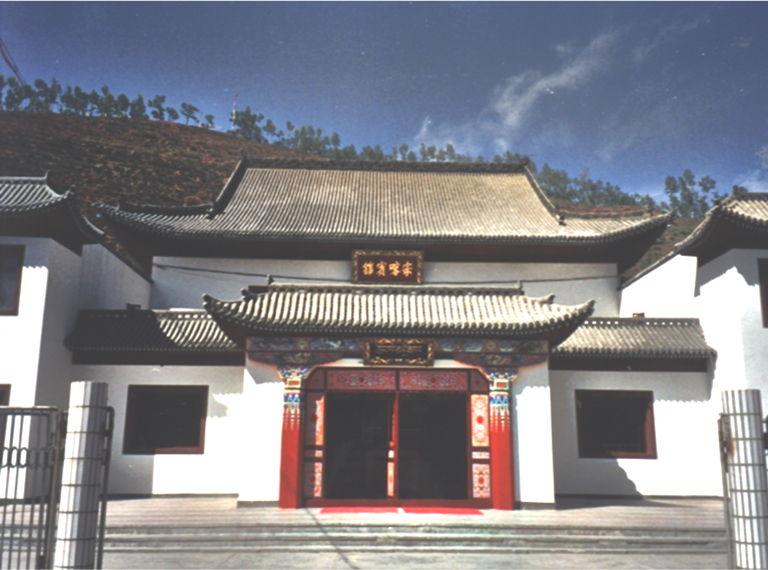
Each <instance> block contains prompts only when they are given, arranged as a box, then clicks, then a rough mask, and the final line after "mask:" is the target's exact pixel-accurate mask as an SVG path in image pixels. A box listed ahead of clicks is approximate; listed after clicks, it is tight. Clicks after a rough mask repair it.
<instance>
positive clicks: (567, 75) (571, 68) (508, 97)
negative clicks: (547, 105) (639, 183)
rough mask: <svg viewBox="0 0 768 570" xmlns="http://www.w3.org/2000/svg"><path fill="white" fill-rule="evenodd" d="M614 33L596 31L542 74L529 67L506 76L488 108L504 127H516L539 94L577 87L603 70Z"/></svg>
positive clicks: (529, 110) (562, 52)
mask: <svg viewBox="0 0 768 570" xmlns="http://www.w3.org/2000/svg"><path fill="white" fill-rule="evenodd" d="M618 37H619V36H618V33H616V32H608V33H603V34H600V35H599V36H597V37H595V38H594V39H593V40H592V41H591V42H589V45H587V47H586V48H584V49H583V50H582V51H581V52H578V53H576V54H575V55H574V56H573V57H572V58H570V59H569V61H566V63H565V64H564V65H563V67H561V68H560V69H559V70H557V71H555V72H553V73H549V74H542V73H541V72H539V71H533V70H531V71H525V72H523V73H521V74H519V75H516V76H513V77H510V78H509V79H507V81H506V82H505V83H504V85H503V86H501V87H499V88H497V89H496V91H495V94H494V97H493V103H492V104H491V109H492V110H493V111H494V112H495V113H496V114H497V115H498V116H499V118H500V119H501V121H502V124H503V125H504V126H505V127H506V128H508V129H515V128H517V127H518V126H520V124H521V123H522V122H523V120H524V119H525V118H526V117H527V116H528V115H529V114H530V112H531V110H532V108H533V107H534V106H535V105H536V103H537V102H538V101H539V100H541V98H542V97H547V96H550V95H553V94H555V93H557V92H558V91H560V90H571V89H576V88H578V87H581V86H583V85H585V84H587V83H588V82H589V81H590V80H591V79H592V78H593V77H594V76H595V75H597V74H598V73H600V72H601V71H604V70H605V69H606V67H607V66H608V64H609V62H610V56H611V53H612V51H613V48H614V47H615V45H616V43H617V41H618ZM567 51H568V50H565V49H563V48H562V47H561V46H559V49H558V52H559V53H560V54H561V55H562V54H567Z"/></svg>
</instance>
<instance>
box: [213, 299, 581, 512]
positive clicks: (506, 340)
mask: <svg viewBox="0 0 768 570" xmlns="http://www.w3.org/2000/svg"><path fill="white" fill-rule="evenodd" d="M244 295H245V296H244V298H243V300H242V301H234V302H221V301H217V300H215V299H212V298H210V297H209V298H207V299H206V309H207V310H208V311H209V313H210V314H211V315H212V316H213V318H214V319H215V320H216V321H217V322H218V324H219V325H220V326H221V328H222V329H223V330H224V331H225V332H226V333H227V334H228V335H229V336H230V338H233V339H238V338H240V339H242V340H241V342H243V343H244V344H245V349H246V355H247V359H248V361H249V362H251V363H254V364H259V365H261V366H263V365H267V366H268V367H270V368H272V369H273V370H275V371H276V372H277V374H278V375H279V377H280V379H281V380H282V382H283V417H282V438H281V456H280V492H279V504H280V506H281V507H284V508H297V507H300V506H307V505H313V506H320V505H329V504H349V503H355V504H360V503H366V504H370V503H372V502H373V503H386V504H390V505H395V504H413V503H414V502H416V503H418V504H434V503H439V504H443V505H444V504H446V503H449V504H452V505H458V504H465V505H468V506H469V505H473V506H477V507H484V508H491V507H492V508H496V509H512V508H514V506H515V504H516V502H520V501H521V500H524V498H525V494H526V493H524V492H523V488H522V487H521V484H520V481H519V480H518V479H520V478H519V477H517V476H516V473H520V474H521V477H522V480H523V481H525V483H524V484H525V485H529V486H535V485H537V484H538V483H539V482H541V481H544V482H546V481H550V482H551V481H552V480H553V479H552V461H551V455H547V457H549V461H547V460H546V457H545V458H544V461H543V463H542V465H538V463H539V462H540V460H536V459H533V455H534V454H533V453H532V451H535V452H536V453H538V454H539V455H541V452H540V450H537V449H536V446H535V445H531V443H528V440H530V441H531V442H535V441H538V440H543V441H545V442H546V445H545V446H544V449H547V450H551V447H552V446H551V415H550V409H549V386H548V380H547V377H548V376H547V373H546V369H547V364H546V363H547V360H548V352H549V345H550V343H551V342H558V341H559V340H561V339H562V338H565V337H567V336H568V335H569V334H571V332H572V331H573V329H574V328H576V327H577V326H578V325H579V324H580V323H581V321H582V320H583V319H585V318H586V317H587V316H588V315H589V314H590V312H591V309H592V304H591V303H586V304H585V305H582V306H577V307H565V306H560V305H554V304H553V303H552V299H551V298H545V299H532V298H529V297H524V296H523V295H522V291H521V290H520V289H519V288H514V289H510V288H505V289H500V288H495V289H494V288H483V289H480V288H470V287H463V288H460V287H442V288H437V287H429V286H415V287H409V286H389V287H378V286H377V287H370V286H361V285H354V286H341V285H333V286H330V285H329V286H323V287H311V286H309V287H307V286H294V285H272V286H270V287H268V288H266V289H265V290H264V291H259V292H253V291H251V292H246V293H245V294H244ZM387 304H389V305H391V306H384V305H387ZM321 325H323V326H321ZM398 345H402V346H404V347H406V349H407V350H405V351H404V352H403V353H401V354H398V353H397V350H396V349H395V348H394V347H396V346H398ZM372 355H375V358H374V357H372ZM425 355H426V356H425ZM536 370H540V371H542V372H543V374H541V373H534V371H536ZM534 377H538V380H535V381H534V382H533V384H530V382H531V378H534ZM518 378H523V389H522V390H521V391H520V393H518V394H514V398H517V399H516V400H515V401H516V402H517V404H518V405H519V402H520V401H527V402H530V403H528V404H526V408H527V409H523V410H521V412H522V414H521V417H522V418H525V419H526V420H525V421H526V425H525V429H524V430H522V432H523V433H517V432H519V431H521V430H519V429H517V431H516V429H515V426H516V427H517V428H519V426H520V423H519V421H518V418H516V417H515V416H516V412H514V413H513V411H512V410H511V409H510V402H511V400H512V399H511V396H513V392H512V387H513V385H514V383H515V382H516V381H518ZM526 382H527V383H529V384H530V385H527V384H526ZM539 388H541V389H539ZM520 398H522V400H520ZM534 410H535V411H534ZM532 411H533V413H531V412H532ZM521 438H522V439H521ZM518 448H519V449H518ZM521 452H522V453H523V455H525V456H526V457H527V458H528V459H527V461H535V462H536V463H537V465H535V466H534V464H533V463H531V464H530V465H526V466H525V467H523V468H522V471H521V466H520V465H519V460H520V458H521V457H522V455H521ZM545 455H546V454H545ZM534 467H535V468H534ZM526 471H531V472H532V473H533V472H534V471H535V472H536V475H535V476H532V475H531V474H528V475H526V474H525V473H524V472H526ZM549 487H550V489H549V491H546V492H545V493H544V495H543V496H544V497H545V499H544V501H543V502H551V501H552V500H553V484H552V483H550V485H549ZM529 495H530V493H529ZM531 496H535V493H534V494H533V495H531ZM534 502H536V501H534Z"/></svg>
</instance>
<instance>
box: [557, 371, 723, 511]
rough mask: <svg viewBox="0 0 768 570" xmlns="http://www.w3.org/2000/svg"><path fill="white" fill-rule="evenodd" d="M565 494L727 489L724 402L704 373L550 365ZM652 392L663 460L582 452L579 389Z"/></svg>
mask: <svg viewBox="0 0 768 570" xmlns="http://www.w3.org/2000/svg"><path fill="white" fill-rule="evenodd" d="M550 384H551V393H552V416H553V420H554V429H553V447H554V463H555V485H554V487H555V492H556V493H557V494H559V495H584V494H586V495H630V496H631V495H636V496H638V495H652V496H653V495H679V496H686V495H690V496H717V495H720V494H721V493H722V482H721V478H720V455H719V447H718V437H717V422H716V418H717V413H718V409H717V402H716V401H712V400H711V398H710V395H711V379H710V377H709V374H708V373H705V372H606V371H599V372H598V371H576V370H552V371H550ZM583 389H589V390H643V391H651V392H653V415H654V423H655V434H656V450H657V459H626V458H622V459H593V458H580V457H579V450H578V431H577V426H576V401H575V391H576V390H583Z"/></svg>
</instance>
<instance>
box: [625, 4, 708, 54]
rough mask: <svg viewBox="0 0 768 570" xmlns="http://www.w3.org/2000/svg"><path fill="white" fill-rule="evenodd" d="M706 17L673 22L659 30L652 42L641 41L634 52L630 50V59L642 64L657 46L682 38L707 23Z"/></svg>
mask: <svg viewBox="0 0 768 570" xmlns="http://www.w3.org/2000/svg"><path fill="white" fill-rule="evenodd" d="M708 21H709V17H708V16H701V17H699V18H696V19H694V20H691V21H689V22H683V23H681V22H674V23H672V24H669V25H667V26H664V27H663V28H661V29H660V30H659V31H658V33H657V34H656V37H654V38H653V39H652V40H643V41H641V42H640V43H639V44H638V45H637V46H636V47H635V49H634V50H632V59H633V60H634V61H635V63H638V64H639V63H643V62H644V61H645V60H646V59H647V58H648V56H649V55H651V53H652V52H653V51H655V50H656V49H657V48H658V47H659V46H661V45H663V44H665V43H667V42H669V41H672V40H674V39H675V38H677V37H679V36H682V35H683V34H685V33H687V32H690V31H693V30H695V29H696V28H698V27H699V26H700V25H701V24H703V23H705V22H708Z"/></svg>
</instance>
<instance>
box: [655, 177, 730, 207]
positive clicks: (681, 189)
mask: <svg viewBox="0 0 768 570" xmlns="http://www.w3.org/2000/svg"><path fill="white" fill-rule="evenodd" d="M716 184H717V183H716V182H715V181H714V180H713V179H712V178H710V177H709V176H704V177H702V178H700V179H699V180H698V181H696V177H695V175H694V174H693V172H691V171H690V170H688V169H686V170H685V172H683V175H682V176H667V178H666V180H665V181H664V193H665V194H666V195H667V196H668V200H669V202H664V203H662V207H663V208H664V209H669V210H673V211H674V212H675V213H676V214H677V215H678V216H680V217H682V218H703V217H704V215H705V214H706V213H707V211H708V210H709V209H710V208H711V207H712V204H713V203H714V202H715V200H719V199H720V198H722V196H721V195H720V194H718V193H717V192H713V190H714V189H715V186H716Z"/></svg>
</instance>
